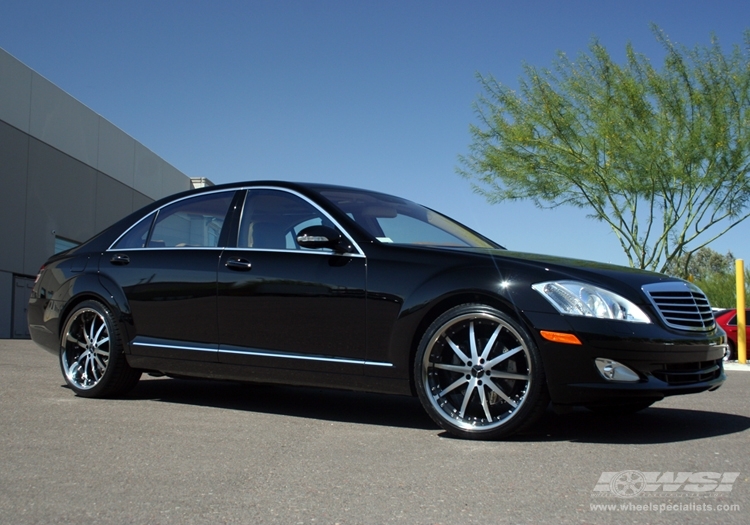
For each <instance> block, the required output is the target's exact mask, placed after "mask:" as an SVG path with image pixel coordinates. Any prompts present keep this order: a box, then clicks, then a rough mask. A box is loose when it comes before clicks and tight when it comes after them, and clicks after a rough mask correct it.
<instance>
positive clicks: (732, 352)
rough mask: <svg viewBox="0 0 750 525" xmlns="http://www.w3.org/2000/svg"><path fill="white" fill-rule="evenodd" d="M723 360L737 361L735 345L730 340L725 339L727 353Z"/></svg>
mask: <svg viewBox="0 0 750 525" xmlns="http://www.w3.org/2000/svg"><path fill="white" fill-rule="evenodd" d="M724 361H737V347H736V346H735V344H734V343H733V342H732V341H727V353H726V355H725V356H724Z"/></svg>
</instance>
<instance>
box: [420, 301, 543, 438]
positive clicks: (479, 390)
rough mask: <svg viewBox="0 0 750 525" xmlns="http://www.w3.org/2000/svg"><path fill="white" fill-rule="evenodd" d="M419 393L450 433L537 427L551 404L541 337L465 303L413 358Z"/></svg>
mask: <svg viewBox="0 0 750 525" xmlns="http://www.w3.org/2000/svg"><path fill="white" fill-rule="evenodd" d="M414 379H415V384H416V390H417V395H418V396H419V400H420V401H421V403H422V406H423V407H424V409H425V410H426V411H427V413H428V414H429V415H430V417H432V419H433V420H434V421H435V422H436V423H437V424H438V425H440V426H441V427H442V428H443V429H445V430H446V431H447V432H449V433H450V434H452V435H454V436H457V437H461V438H468V439H500V438H504V437H507V436H510V435H511V434H514V433H516V432H519V431H521V430H523V429H525V428H527V427H528V426H530V425H531V424H533V423H534V422H535V421H536V420H537V419H538V418H539V417H540V416H541V415H542V414H543V413H544V411H545V409H546V408H547V406H548V404H549V394H548V392H547V385H546V380H545V375H544V369H543V367H542V361H541V358H540V356H539V350H538V349H537V347H536V345H535V344H534V341H533V340H532V339H531V337H530V336H529V335H528V333H527V332H526V330H525V329H524V328H523V326H521V325H520V323H518V322H517V321H516V320H515V319H513V318H511V317H510V316H508V315H506V314H505V313H503V312H501V311H499V310H497V309H495V308H492V307H489V306H486V305H481V304H463V305H459V306H456V307H454V308H451V309H450V310H448V311H447V312H445V313H443V314H442V315H441V316H440V317H438V318H437V319H436V320H435V321H434V322H433V323H432V324H431V325H430V327H429V328H428V329H427V330H426V331H425V333H424V336H423V337H422V340H421V342H420V343H419V347H418V349H417V353H416V356H415V362H414Z"/></svg>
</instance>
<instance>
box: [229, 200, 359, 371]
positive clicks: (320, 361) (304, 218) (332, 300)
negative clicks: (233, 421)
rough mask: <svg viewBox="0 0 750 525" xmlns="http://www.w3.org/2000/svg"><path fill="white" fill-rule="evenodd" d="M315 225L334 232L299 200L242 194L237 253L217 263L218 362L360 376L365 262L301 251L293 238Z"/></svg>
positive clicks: (356, 256)
mask: <svg viewBox="0 0 750 525" xmlns="http://www.w3.org/2000/svg"><path fill="white" fill-rule="evenodd" d="M320 224H325V225H329V226H334V227H335V224H334V223H333V221H332V220H331V219H330V218H329V217H328V216H327V215H326V214H325V213H324V212H323V211H321V210H320V209H319V208H318V207H316V206H315V205H314V204H313V203H312V202H311V201H309V200H307V199H306V198H305V197H303V196H301V195H298V194H296V193H294V192H292V191H288V190H283V189H271V188H254V189H249V190H248V192H247V196H246V198H245V203H244V207H243V211H242V219H241V221H240V225H239V229H238V240H237V243H236V247H235V248H227V249H226V250H225V251H224V253H223V254H222V256H221V261H220V264H219V275H218V314H219V321H218V324H219V341H220V351H219V361H220V362H222V363H230V364H235V365H248V366H255V367H271V368H279V369H290V370H311V371H326V372H335V373H349V374H362V373H363V364H364V359H365V348H366V338H365V283H366V266H365V258H364V256H363V255H362V254H361V253H359V252H358V253H351V254H339V253H334V252H333V251H331V250H328V249H321V250H310V249H304V248H301V247H300V246H299V245H298V244H297V242H296V234H297V233H299V231H300V230H301V229H302V228H304V227H306V226H309V225H320ZM339 230H340V229H339Z"/></svg>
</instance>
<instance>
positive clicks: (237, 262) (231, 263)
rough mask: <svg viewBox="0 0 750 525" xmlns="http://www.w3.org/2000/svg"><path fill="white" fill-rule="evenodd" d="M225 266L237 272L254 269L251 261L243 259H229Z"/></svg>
mask: <svg viewBox="0 0 750 525" xmlns="http://www.w3.org/2000/svg"><path fill="white" fill-rule="evenodd" d="M225 266H226V267H227V268H229V269H230V270H237V271H239V272H246V271H248V270H250V269H251V268H252V267H253V265H252V263H251V262H250V261H248V260H247V259H243V258H242V257H230V258H229V259H227V262H226V264H225Z"/></svg>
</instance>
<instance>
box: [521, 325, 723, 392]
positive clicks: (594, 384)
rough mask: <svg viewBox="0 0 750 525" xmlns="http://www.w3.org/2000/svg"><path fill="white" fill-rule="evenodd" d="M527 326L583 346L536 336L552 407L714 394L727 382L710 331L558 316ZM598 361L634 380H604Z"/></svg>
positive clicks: (715, 333)
mask: <svg viewBox="0 0 750 525" xmlns="http://www.w3.org/2000/svg"><path fill="white" fill-rule="evenodd" d="M531 317H533V319H530V320H531V324H532V326H536V327H537V328H539V327H545V328H543V329H545V330H555V331H562V332H571V333H575V334H576V335H577V336H578V338H579V339H580V340H581V341H582V342H583V345H569V344H561V343H552V342H549V341H546V340H544V339H543V338H541V337H540V336H539V335H538V332H536V333H535V337H536V339H537V344H538V345H539V349H540V352H541V355H542V362H543V364H544V369H545V373H546V377H547V385H548V388H549V393H550V397H551V398H552V402H553V403H555V404H557V405H589V406H594V405H600V406H601V405H607V404H617V403H624V402H628V401H639V400H644V401H645V400H653V401H657V400H659V399H663V398H664V397H666V396H672V395H681V394H694V393H698V392H704V391H707V390H715V389H717V388H719V387H720V386H721V384H722V383H723V382H724V381H725V380H726V376H725V374H724V368H723V358H724V352H725V349H726V345H725V336H724V334H723V332H721V331H720V330H712V331H710V332H695V333H690V332H682V333H677V332H672V331H669V330H667V329H665V328H663V327H661V326H659V325H655V324H650V325H643V324H634V323H627V322H618V321H608V320H601V319H590V318H574V317H568V318H563V317H562V316H559V315H547V314H537V315H535V316H531ZM597 358H604V359H611V360H613V361H617V362H618V363H621V364H623V365H625V366H627V367H628V368H630V369H631V370H632V371H634V372H636V373H637V374H638V377H639V380H637V381H634V382H621V381H612V380H607V379H605V378H604V377H603V376H602V374H601V373H600V372H599V370H598V369H597V367H596V364H595V360H596V359H597Z"/></svg>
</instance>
